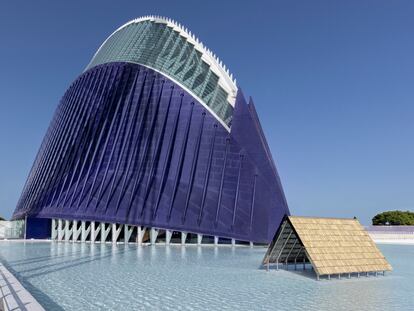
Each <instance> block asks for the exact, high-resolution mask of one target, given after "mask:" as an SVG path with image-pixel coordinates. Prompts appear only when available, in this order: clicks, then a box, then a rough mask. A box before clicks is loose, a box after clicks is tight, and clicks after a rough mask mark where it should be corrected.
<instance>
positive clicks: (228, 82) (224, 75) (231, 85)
mask: <svg viewBox="0 0 414 311" xmlns="http://www.w3.org/2000/svg"><path fill="white" fill-rule="evenodd" d="M147 20H148V21H154V22H156V23H163V24H166V25H167V26H168V27H170V28H173V29H174V30H175V31H178V32H179V33H180V35H181V36H183V37H185V38H186V40H187V41H188V42H190V43H191V44H193V45H194V48H195V49H197V50H198V51H200V52H201V53H202V59H203V61H205V62H206V63H207V64H208V65H209V66H210V70H211V71H212V72H214V73H215V74H216V75H217V76H218V77H219V81H218V84H219V85H220V86H221V87H222V88H223V89H224V90H225V91H226V92H227V93H228V97H227V100H228V102H229V103H230V105H232V106H233V107H234V106H235V102H236V95H237V84H236V79H235V78H233V74H231V73H230V72H229V69H228V68H226V65H224V64H223V62H222V61H221V60H220V59H219V58H218V57H217V56H216V55H215V54H214V53H213V52H212V51H211V50H210V49H208V48H207V47H206V46H205V45H204V44H203V43H202V42H201V41H200V40H199V39H198V38H197V37H195V36H194V34H192V33H191V31H189V30H188V29H187V28H185V27H184V26H182V25H181V24H179V23H177V22H175V21H174V20H172V19H170V18H166V17H162V16H155V15H148V16H143V17H139V18H136V19H133V20H131V21H129V22H127V23H126V24H124V25H122V26H121V27H119V28H118V29H117V30H115V31H114V32H113V33H112V34H111V35H110V36H109V37H108V38H106V40H105V41H104V42H103V43H102V44H101V46H100V47H99V49H98V50H97V51H96V53H95V54H94V55H93V57H92V59H91V61H90V63H89V64H88V66H87V67H86V68H89V66H90V65H91V63H92V61H93V60H94V59H95V57H96V55H97V54H98V53H99V51H100V50H101V49H102V47H103V46H104V45H105V43H106V42H107V41H108V40H109V38H111V37H112V36H113V35H114V34H115V33H116V32H118V31H119V30H121V29H123V28H125V27H127V26H128V25H130V24H135V23H140V22H143V21H147ZM180 86H181V84H180Z"/></svg>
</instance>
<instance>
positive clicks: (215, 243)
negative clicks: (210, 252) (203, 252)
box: [214, 236, 219, 245]
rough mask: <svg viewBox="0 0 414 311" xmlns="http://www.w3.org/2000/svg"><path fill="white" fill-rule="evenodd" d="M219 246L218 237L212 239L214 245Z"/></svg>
mask: <svg viewBox="0 0 414 311" xmlns="http://www.w3.org/2000/svg"><path fill="white" fill-rule="evenodd" d="M218 244H219V237H218V236H215V237H214V245H218Z"/></svg>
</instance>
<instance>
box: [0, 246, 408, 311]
mask: <svg viewBox="0 0 414 311" xmlns="http://www.w3.org/2000/svg"><path fill="white" fill-rule="evenodd" d="M380 248H381V250H382V251H383V253H384V255H385V256H386V257H387V259H388V260H389V261H390V263H391V265H392V266H393V268H394V271H393V272H392V273H390V274H388V275H386V276H385V277H382V276H379V277H374V276H371V277H368V278H366V277H362V278H360V279H356V278H352V279H350V280H348V279H344V278H342V279H341V280H331V281H327V280H323V281H319V282H318V281H316V280H315V278H314V275H312V272H310V271H307V272H305V273H303V272H302V271H300V272H299V271H298V272H293V271H284V270H279V271H275V270H273V271H270V272H266V271H264V270H261V269H259V266H260V262H261V260H262V258H263V256H264V253H265V251H266V250H265V248H256V247H255V248H248V247H236V248H231V247H218V248H217V247H213V246H211V247H210V246H203V247H197V246H187V247H181V246H169V247H165V246H144V247H138V246H135V245H126V246H125V245H115V246H112V245H110V244H106V245H100V244H80V243H49V242H26V243H23V242H4V241H3V242H0V261H1V262H2V263H3V264H4V265H5V266H6V267H7V268H8V269H9V270H10V272H12V273H14V274H15V275H16V277H17V278H18V279H19V280H20V281H21V282H22V284H23V285H24V286H25V287H26V288H27V289H28V290H29V291H30V292H31V293H32V294H33V296H34V297H35V298H36V299H37V300H38V301H39V302H40V303H41V304H42V305H43V306H44V307H45V308H46V309H47V310H98V309H99V310H300V311H303V310H335V311H338V310H366V311H371V310H385V311H387V310H414V298H413V297H414V295H413V293H414V246H410V245H408V246H402V245H401V246H398V245H380Z"/></svg>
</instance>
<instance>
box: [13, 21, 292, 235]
mask: <svg viewBox="0 0 414 311" xmlns="http://www.w3.org/2000/svg"><path fill="white" fill-rule="evenodd" d="M288 214H289V210H288V207H287V203H286V199H285V196H284V193H283V189H282V185H281V182H280V179H279V176H278V173H277V170H276V166H275V164H274V161H273V159H272V155H271V153H270V150H269V147H268V145H267V142H266V139H265V137H264V135H263V131H262V128H261V126H260V122H259V119H258V116H257V113H256V110H255V107H254V104H253V101H252V100H251V99H249V101H246V99H245V97H244V95H243V93H242V91H241V89H240V87H238V86H237V85H236V81H235V79H234V78H233V77H232V75H231V74H230V73H229V71H228V69H226V66H225V65H223V64H222V62H221V61H220V60H219V59H218V58H217V57H216V56H215V55H214V53H212V52H211V51H210V50H209V49H208V48H206V47H205V46H204V45H203V44H202V43H201V42H200V41H199V40H198V39H197V38H196V37H194V35H193V34H191V32H189V31H188V30H187V29H185V28H183V27H182V26H181V25H179V24H177V23H175V22H174V21H172V20H170V19H168V18H162V17H155V16H147V17H143V18H138V19H136V20H133V21H130V22H128V23H127V24H125V25H123V26H122V27H120V28H119V29H117V30H116V31H115V32H114V33H113V34H112V35H110V36H109V37H108V38H107V39H106V40H105V42H104V43H103V44H102V45H101V47H100V48H99V49H98V51H97V52H96V54H95V55H94V56H93V58H92V60H91V62H90V63H89V65H88V66H87V67H86V69H85V71H84V72H83V73H82V74H81V75H80V76H79V77H78V78H77V79H76V80H75V81H74V82H73V83H72V85H71V86H70V87H69V89H68V90H67V91H66V93H65V94H64V96H63V98H62V100H61V102H60V103H59V106H58V107H57V110H56V113H55V115H54V118H53V120H52V122H51V124H50V126H49V128H48V130H47V133H46V135H45V138H44V140H43V142H42V144H41V147H40V150H39V152H38V154H37V157H36V159H35V161H34V164H33V167H32V169H31V171H30V174H29V176H28V178H27V182H26V184H25V186H24V189H23V191H22V195H21V198H20V200H19V202H18V204H17V208H16V210H15V212H14V215H13V218H14V219H23V218H24V219H26V223H27V229H26V236H27V238H29V237H52V238H53V239H66V240H69V239H70V240H91V241H96V240H101V241H107V240H111V239H112V240H113V241H116V240H118V239H119V238H120V236H123V239H124V240H125V241H130V240H131V239H134V237H137V240H139V241H140V242H142V240H143V239H144V236H145V233H144V232H145V230H147V231H146V232H150V234H149V238H151V240H152V241H155V240H156V239H157V236H160V235H161V233H162V234H164V233H165V240H166V242H169V241H170V239H171V237H172V236H173V235H174V234H176V233H180V234H181V235H182V238H183V239H184V241H185V237H186V235H187V233H191V234H197V237H198V239H199V242H200V241H201V239H202V238H203V237H210V238H213V237H214V241H215V242H217V241H218V239H219V238H226V239H232V241H236V240H237V241H246V242H269V241H271V240H272V238H273V236H274V234H275V231H276V229H277V228H278V226H279V224H280V222H281V221H282V219H283V217H284V216H285V215H288ZM122 232H123V234H122Z"/></svg>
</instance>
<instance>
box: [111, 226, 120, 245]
mask: <svg viewBox="0 0 414 311" xmlns="http://www.w3.org/2000/svg"><path fill="white" fill-rule="evenodd" d="M121 230H122V227H121V226H119V228H117V226H116V224H112V243H116V242H117V241H118V238H119V234H120V233H121Z"/></svg>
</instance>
